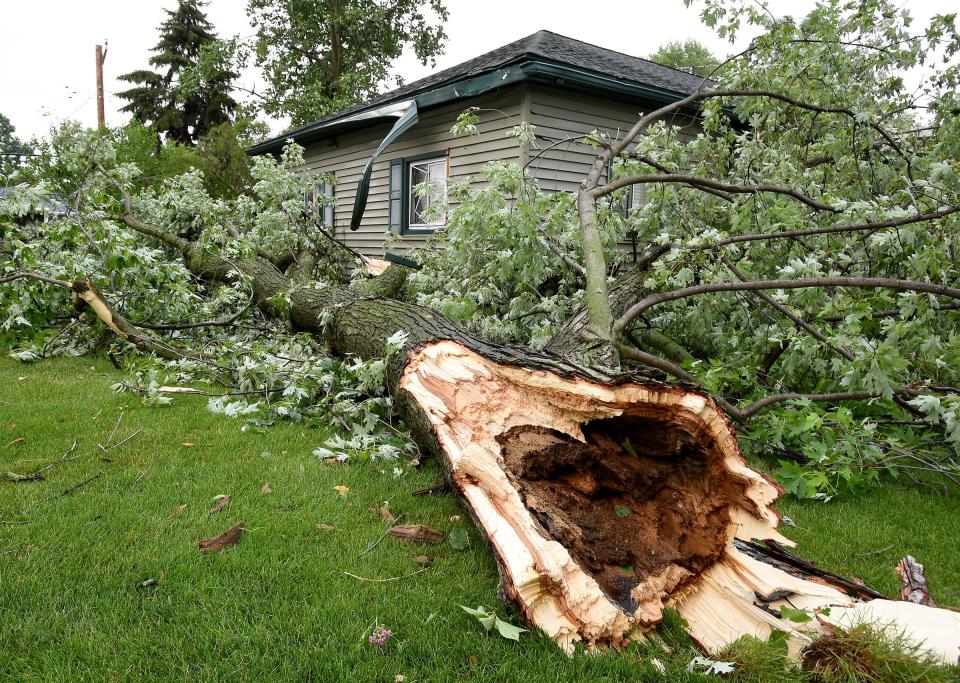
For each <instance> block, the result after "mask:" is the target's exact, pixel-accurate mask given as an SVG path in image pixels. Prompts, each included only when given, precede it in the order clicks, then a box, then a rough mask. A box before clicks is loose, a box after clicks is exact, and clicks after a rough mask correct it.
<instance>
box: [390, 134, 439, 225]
mask: <svg viewBox="0 0 960 683" xmlns="http://www.w3.org/2000/svg"><path fill="white" fill-rule="evenodd" d="M449 154H450V150H449V149H442V150H437V151H436V152H424V153H423V154H414V155H413V156H409V157H404V158H403V159H402V160H401V163H402V164H403V172H402V173H401V174H400V184H401V186H402V188H401V198H402V203H401V209H400V234H401V235H432V234H433V233H435V232H436V231H437V230H439V229H440V228H442V227H444V226H442V225H438V226H437V227H435V228H411V227H410V191H411V190H412V189H413V188H411V187H410V164H412V163H416V162H417V161H423V160H425V159H443V160H444V161H446V159H447V156H448V155H449ZM447 180H449V178H447Z"/></svg>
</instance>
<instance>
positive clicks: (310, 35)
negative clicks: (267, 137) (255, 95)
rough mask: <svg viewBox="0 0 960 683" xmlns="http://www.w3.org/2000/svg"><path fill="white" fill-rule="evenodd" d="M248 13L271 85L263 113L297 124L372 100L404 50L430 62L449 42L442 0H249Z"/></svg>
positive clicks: (259, 62)
mask: <svg viewBox="0 0 960 683" xmlns="http://www.w3.org/2000/svg"><path fill="white" fill-rule="evenodd" d="M247 13H248V15H249V16H250V20H251V22H252V23H253V26H254V28H255V29H256V32H257V35H256V40H255V46H254V52H255V56H256V63H257V65H258V66H259V67H261V69H262V70H263V75H264V78H265V79H266V80H267V83H268V87H267V90H266V92H265V93H263V97H262V108H263V110H264V111H265V112H266V113H267V114H269V115H271V116H276V117H281V116H289V117H290V118H291V120H292V122H293V124H294V125H299V124H304V123H309V122H311V121H314V120H316V119H318V118H320V117H322V116H324V115H326V114H329V113H330V112H333V111H337V110H338V109H342V108H344V107H348V106H350V105H352V104H357V103H358V102H362V101H364V100H366V99H368V98H370V97H373V96H374V95H376V94H378V93H379V92H381V90H382V89H383V87H384V85H385V84H386V83H387V82H388V80H390V76H391V72H390V67H391V65H392V63H393V61H394V60H395V59H397V58H398V57H399V56H400V55H401V53H402V52H403V51H404V49H407V48H411V49H412V50H413V52H414V54H415V55H416V57H417V59H419V60H420V61H421V62H422V63H424V64H427V63H428V62H432V61H433V60H434V58H435V57H436V56H437V55H439V54H440V53H441V52H442V51H443V42H444V40H445V39H446V33H445V31H444V29H443V22H444V21H446V19H447V10H446V7H445V5H444V3H443V0H387V1H386V2H384V1H374V0H323V1H322V2H304V1H302V0H249V1H248V3H247ZM394 80H395V81H396V83H397V84H398V85H399V84H401V83H402V81H401V80H400V78H399V77H398V76H397V77H395V78H394Z"/></svg>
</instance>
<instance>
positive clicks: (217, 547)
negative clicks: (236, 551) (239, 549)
mask: <svg viewBox="0 0 960 683" xmlns="http://www.w3.org/2000/svg"><path fill="white" fill-rule="evenodd" d="M243 531H244V526H243V522H237V523H236V524H234V525H233V526H232V527H230V528H229V529H227V530H226V531H224V532H223V533H222V534H220V535H219V536H215V537H214V538H205V539H203V540H202V541H200V543H198V544H197V545H198V546H199V547H200V550H206V551H208V552H217V553H218V552H220V551H221V550H226V549H227V548H229V547H230V546H232V545H236V543H237V541H239V540H240V534H241V533H242V532H243Z"/></svg>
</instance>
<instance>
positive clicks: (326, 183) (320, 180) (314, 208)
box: [304, 173, 334, 228]
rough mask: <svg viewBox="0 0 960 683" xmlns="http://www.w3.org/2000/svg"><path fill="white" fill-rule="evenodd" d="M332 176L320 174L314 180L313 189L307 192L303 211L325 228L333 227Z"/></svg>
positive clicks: (330, 174)
mask: <svg viewBox="0 0 960 683" xmlns="http://www.w3.org/2000/svg"><path fill="white" fill-rule="evenodd" d="M333 186H334V175H333V174H332V173H321V174H320V175H319V176H317V178H316V179H315V182H314V185H313V189H312V190H308V191H307V196H306V197H305V198H304V199H305V207H304V208H305V210H306V212H307V215H308V216H315V220H316V221H317V222H318V223H319V224H320V225H321V226H323V227H325V228H332V227H333V209H334V194H333Z"/></svg>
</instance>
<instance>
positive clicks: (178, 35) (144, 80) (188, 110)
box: [118, 0, 237, 145]
mask: <svg viewBox="0 0 960 683" xmlns="http://www.w3.org/2000/svg"><path fill="white" fill-rule="evenodd" d="M205 4H206V3H205V2H203V0H179V3H178V5H177V8H176V9H175V10H166V12H167V19H166V20H165V21H164V22H163V23H162V24H161V25H160V28H159V31H160V42H158V43H157V45H156V46H155V47H154V48H153V50H152V52H153V53H154V55H153V56H152V57H151V58H150V65H151V66H152V67H154V70H153V71H151V70H147V69H140V70H137V71H133V72H131V73H128V74H124V75H123V76H120V80H122V81H126V82H128V83H133V84H134V85H135V87H133V88H130V89H129V90H125V91H123V92H121V93H118V96H119V97H121V98H122V99H125V100H127V101H128V104H127V105H126V106H124V107H123V108H122V110H121V111H126V112H130V113H131V114H133V116H134V118H136V119H137V120H138V121H140V122H141V123H143V124H144V125H147V126H150V127H152V128H153V129H154V130H156V131H157V133H158V135H162V136H164V137H166V138H167V139H171V140H176V141H177V142H180V143H183V144H186V145H192V144H194V143H196V141H197V140H198V139H199V138H200V137H201V136H203V135H204V134H205V133H206V132H207V131H209V130H210V129H211V128H213V127H214V126H218V125H220V124H221V123H225V122H227V121H229V120H230V117H231V115H232V114H233V112H234V110H235V109H236V107H237V102H236V101H235V100H234V99H233V97H232V96H231V95H230V91H231V89H232V83H233V80H234V79H235V78H236V77H237V74H236V73H235V72H233V71H232V70H231V69H230V68H229V66H226V65H224V64H222V63H220V62H218V61H217V60H216V59H204V56H205V55H209V54H210V51H211V49H212V48H214V47H215V46H216V44H217V36H216V34H215V33H214V31H213V25H212V24H211V23H210V21H209V20H208V19H207V15H206V13H205V12H204V10H203V7H204V5H205Z"/></svg>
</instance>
